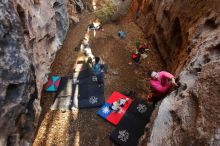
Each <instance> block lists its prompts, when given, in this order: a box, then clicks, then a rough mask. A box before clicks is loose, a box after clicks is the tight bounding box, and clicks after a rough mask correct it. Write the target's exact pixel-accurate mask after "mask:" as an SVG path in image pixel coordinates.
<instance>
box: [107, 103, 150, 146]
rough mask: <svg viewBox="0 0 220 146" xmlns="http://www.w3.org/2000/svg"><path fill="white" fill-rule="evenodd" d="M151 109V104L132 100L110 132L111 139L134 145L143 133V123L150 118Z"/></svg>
mask: <svg viewBox="0 0 220 146" xmlns="http://www.w3.org/2000/svg"><path fill="white" fill-rule="evenodd" d="M153 109H154V108H153V105H151V104H148V103H146V102H145V101H143V100H138V99H136V100H134V102H133V103H132V104H131V106H130V107H129V109H128V110H127V112H126V114H125V115H124V116H123V118H122V119H121V121H120V123H119V124H118V125H117V127H116V129H114V130H113V132H112V133H111V135H110V138H111V140H112V141H113V142H114V143H116V144H119V145H121V146H136V145H137V143H138V139H139V138H140V137H141V135H143V133H144V129H145V125H146V124H147V123H148V122H149V120H150V116H151V114H152V112H153Z"/></svg>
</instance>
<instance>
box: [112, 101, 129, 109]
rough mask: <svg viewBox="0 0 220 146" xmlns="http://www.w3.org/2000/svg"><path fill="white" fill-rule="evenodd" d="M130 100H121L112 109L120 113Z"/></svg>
mask: <svg viewBox="0 0 220 146" xmlns="http://www.w3.org/2000/svg"><path fill="white" fill-rule="evenodd" d="M128 100H129V98H126V99H124V98H120V99H119V100H118V101H115V102H113V103H112V105H111V109H112V110H113V111H115V112H117V111H119V110H120V109H121V107H123V106H124V105H125V103H126V102H127V101H128Z"/></svg>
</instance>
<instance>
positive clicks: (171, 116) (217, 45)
mask: <svg viewBox="0 0 220 146" xmlns="http://www.w3.org/2000/svg"><path fill="white" fill-rule="evenodd" d="M219 8H220V3H219V1H217V0H212V1H208V0H203V1H201V0H182V1H174V0H133V1H132V5H131V8H130V12H131V14H132V16H133V19H134V20H135V21H136V23H137V24H138V25H139V26H140V27H141V28H142V29H143V31H144V32H145V33H146V38H148V39H150V40H151V42H152V44H153V46H154V47H155V48H157V49H158V50H159V52H160V55H161V57H162V58H163V59H164V62H165V63H166V64H167V68H168V70H170V71H171V72H173V73H174V74H176V76H177V77H179V82H180V84H181V87H179V88H178V89H177V90H176V91H173V92H172V93H171V94H170V95H169V96H168V97H166V98H165V99H164V100H163V101H162V103H161V105H160V106H159V110H158V115H157V117H156V119H155V120H154V123H153V126H152V127H151V133H150V137H149V138H148V140H147V141H148V142H147V143H146V142H145V143H142V144H143V145H155V146H160V145H216V146H217V145H220V117H219V115H220V113H219V111H220V108H219V107H220V96H219V93H220V84H219V82H220V78H219V77H220V73H219V70H220V27H219V24H220V16H219V13H220V9H219Z"/></svg>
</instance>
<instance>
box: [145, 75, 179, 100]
mask: <svg viewBox="0 0 220 146" xmlns="http://www.w3.org/2000/svg"><path fill="white" fill-rule="evenodd" d="M151 78H152V79H151V80H150V87H151V90H152V93H150V94H149V95H148V101H154V102H157V101H158V100H160V99H161V98H162V97H164V96H165V95H166V94H167V93H168V92H169V91H170V89H171V87H172V86H173V85H174V86H177V84H176V82H175V77H174V76H173V75H172V74H170V73H169V72H166V71H161V72H155V71H152V72H151Z"/></svg>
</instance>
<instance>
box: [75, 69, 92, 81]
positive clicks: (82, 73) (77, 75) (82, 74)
mask: <svg viewBox="0 0 220 146" xmlns="http://www.w3.org/2000/svg"><path fill="white" fill-rule="evenodd" d="M93 75H94V73H93V71H92V69H90V68H87V69H84V70H81V71H78V72H74V73H73V78H74V79H83V78H87V77H89V76H93Z"/></svg>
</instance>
